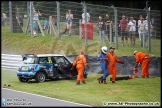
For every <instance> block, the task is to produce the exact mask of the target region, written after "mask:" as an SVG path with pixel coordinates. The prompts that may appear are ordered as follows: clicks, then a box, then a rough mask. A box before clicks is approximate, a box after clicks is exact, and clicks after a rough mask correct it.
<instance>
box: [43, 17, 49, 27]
mask: <svg viewBox="0 0 162 108" xmlns="http://www.w3.org/2000/svg"><path fill="white" fill-rule="evenodd" d="M45 29H48V21H47V19H45V20H44V21H43V30H45Z"/></svg>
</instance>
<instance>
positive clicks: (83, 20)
mask: <svg viewBox="0 0 162 108" xmlns="http://www.w3.org/2000/svg"><path fill="white" fill-rule="evenodd" d="M89 21H90V14H89V13H88V12H87V23H88V22H89ZM82 23H85V15H84V9H83V13H82Z"/></svg>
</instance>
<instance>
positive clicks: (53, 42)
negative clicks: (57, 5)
mask: <svg viewBox="0 0 162 108" xmlns="http://www.w3.org/2000/svg"><path fill="white" fill-rule="evenodd" d="M64 24H65V23H64V22H63V23H61V31H63V29H65V25H64ZM25 27H26V23H25V21H24V27H23V30H24V31H25ZM1 29H2V33H1V36H2V38H1V43H2V46H1V48H2V53H9V54H24V53H36V54H38V53H39V54H44V53H60V52H61V51H63V52H64V53H65V54H66V55H73V54H78V53H79V51H80V50H81V49H83V50H85V53H86V54H87V55H91V56H96V55H97V54H98V52H99V51H100V49H101V47H102V46H104V45H105V46H107V47H108V48H109V47H110V46H113V47H116V44H110V43H108V42H107V37H106V43H101V42H100V38H99V36H98V29H96V26H94V32H93V34H94V35H93V40H88V44H87V45H86V44H85V39H81V38H80V37H79V36H78V35H72V36H68V35H61V38H60V39H58V38H57V37H56V36H55V35H54V34H52V35H50V34H47V33H45V36H42V35H41V33H38V36H37V37H36V38H33V37H32V36H30V33H28V34H25V33H11V32H10V27H9V26H6V27H1ZM128 42H129V45H128V47H125V46H124V47H122V46H121V37H120V36H119V37H118V48H116V50H115V53H116V55H117V56H133V52H134V51H135V50H137V51H143V52H146V53H149V54H150V56H158V57H161V40H160V39H155V37H152V38H151V48H150V49H151V52H149V51H148V46H146V47H145V48H141V47H140V41H139V38H138V37H137V38H136V45H135V46H130V41H128Z"/></svg>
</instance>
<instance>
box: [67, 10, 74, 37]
mask: <svg viewBox="0 0 162 108" xmlns="http://www.w3.org/2000/svg"><path fill="white" fill-rule="evenodd" d="M72 20H73V14H71V10H68V11H67V12H66V25H67V26H66V28H67V30H68V32H69V36H70V35H71V27H72Z"/></svg>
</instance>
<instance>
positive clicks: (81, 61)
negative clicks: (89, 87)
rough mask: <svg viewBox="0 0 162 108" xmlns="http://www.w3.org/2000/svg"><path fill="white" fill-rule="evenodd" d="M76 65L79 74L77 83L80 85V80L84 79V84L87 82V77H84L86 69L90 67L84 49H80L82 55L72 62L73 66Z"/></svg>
mask: <svg viewBox="0 0 162 108" xmlns="http://www.w3.org/2000/svg"><path fill="white" fill-rule="evenodd" d="M75 66H76V69H77V71H78V76H77V83H76V84H77V85H80V81H82V83H83V84H86V83H85V78H84V69H85V67H86V66H87V67H88V68H90V67H89V66H88V64H87V61H86V57H85V55H84V50H80V55H79V56H77V57H76V59H75V60H74V62H73V64H72V68H74V67H75Z"/></svg>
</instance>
